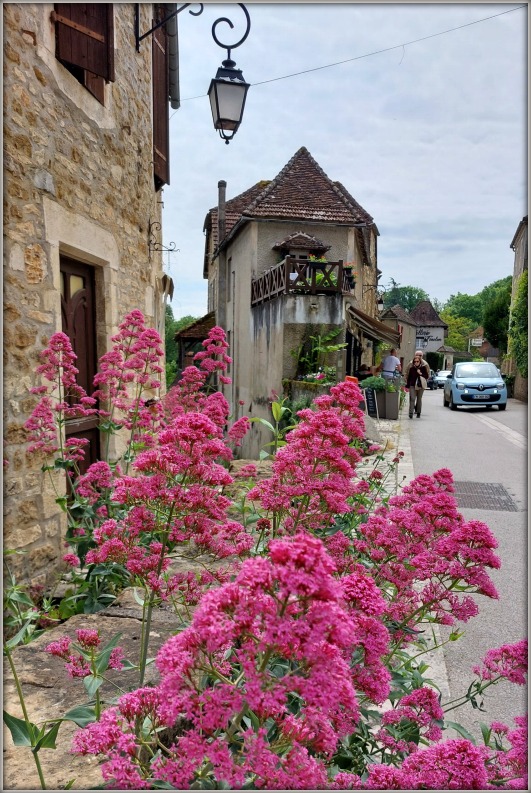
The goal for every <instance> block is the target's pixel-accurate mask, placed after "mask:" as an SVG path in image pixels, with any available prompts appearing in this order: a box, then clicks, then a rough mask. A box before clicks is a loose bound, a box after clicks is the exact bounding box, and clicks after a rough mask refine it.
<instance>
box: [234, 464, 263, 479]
mask: <svg viewBox="0 0 531 793" xmlns="http://www.w3.org/2000/svg"><path fill="white" fill-rule="evenodd" d="M257 474H258V468H257V466H256V463H246V465H242V467H241V468H240V469H239V470H238V471H235V472H234V474H233V476H234V478H235V479H254V478H255V477H256V476H257Z"/></svg>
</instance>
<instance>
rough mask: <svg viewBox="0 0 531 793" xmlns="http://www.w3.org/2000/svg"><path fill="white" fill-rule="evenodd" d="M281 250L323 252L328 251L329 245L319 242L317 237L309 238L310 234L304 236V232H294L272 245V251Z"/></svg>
mask: <svg viewBox="0 0 531 793" xmlns="http://www.w3.org/2000/svg"><path fill="white" fill-rule="evenodd" d="M283 248H303V249H304V250H314V251H323V252H324V251H328V250H330V248H331V245H327V244H326V243H325V242H321V240H318V239H317V237H313V236H310V234H306V232H304V231H294V232H293V234H289V235H288V236H287V237H285V238H284V239H283V240H281V241H280V242H277V243H275V245H273V249H274V250H282V249H283Z"/></svg>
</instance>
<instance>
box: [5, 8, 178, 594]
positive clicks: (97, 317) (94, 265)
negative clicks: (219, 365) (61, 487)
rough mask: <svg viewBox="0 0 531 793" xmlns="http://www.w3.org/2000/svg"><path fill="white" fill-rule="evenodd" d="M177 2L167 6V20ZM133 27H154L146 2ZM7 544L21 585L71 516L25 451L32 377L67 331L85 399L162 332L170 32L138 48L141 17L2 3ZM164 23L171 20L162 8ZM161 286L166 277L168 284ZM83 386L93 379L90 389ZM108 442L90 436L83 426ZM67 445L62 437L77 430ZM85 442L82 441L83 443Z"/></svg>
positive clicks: (37, 572)
mask: <svg viewBox="0 0 531 793" xmlns="http://www.w3.org/2000/svg"><path fill="white" fill-rule="evenodd" d="M172 7H175V6H174V4H165V9H166V10H168V9H170V8H172ZM138 8H139V19H138V22H139V27H140V30H141V31H143V30H148V29H150V28H151V27H152V19H153V16H154V15H155V17H156V16H157V15H158V13H159V11H158V10H157V7H155V10H154V11H153V9H152V5H151V4H140V5H139V6H138ZM2 10H3V22H4V28H3V31H4V439H5V440H4V443H5V451H4V457H5V460H6V467H5V469H4V482H5V493H4V546H5V547H6V548H16V549H22V550H23V551H24V552H25V553H24V555H21V556H16V557H12V566H13V567H14V568H15V571H16V572H17V573H18V575H19V577H21V578H31V579H33V580H38V581H44V580H45V579H46V578H47V576H48V574H49V573H50V572H51V571H53V570H54V569H55V568H56V567H57V565H58V561H59V560H60V558H61V555H62V552H63V547H62V535H63V530H64V523H63V521H64V518H63V514H62V512H61V511H60V510H59V508H58V506H57V504H56V501H55V497H56V496H55V494H54V493H53V492H52V491H51V490H50V489H48V487H47V485H46V483H45V482H44V481H43V476H42V474H41V471H40V466H41V464H42V461H41V460H37V459H34V458H33V457H31V456H30V455H28V453H27V442H26V433H25V431H24V429H23V425H24V422H25V421H26V419H27V418H28V416H29V414H30V412H31V410H32V408H33V407H34V405H35V401H36V398H35V397H34V396H33V395H31V394H30V388H32V387H33V386H35V385H40V382H37V378H36V375H35V374H34V369H35V367H36V365H37V364H38V362H39V359H38V356H39V353H40V352H41V350H42V349H43V348H44V347H45V346H46V344H47V341H48V340H49V338H50V337H51V335H52V334H53V333H55V332H57V331H61V330H64V331H65V332H67V333H68V334H69V336H70V337H71V339H72V341H73V343H74V349H75V351H76V353H77V355H78V361H77V365H78V368H79V369H80V372H81V374H80V377H81V379H82V380H83V379H84V380H85V381H86V383H87V385H88V387H89V391H90V382H91V375H92V373H93V371H94V368H95V366H96V361H97V359H98V358H99V357H100V355H101V354H102V353H104V352H106V351H107V350H108V349H109V345H110V337H111V335H113V334H114V333H116V331H117V328H118V324H119V323H120V321H121V320H122V319H123V317H124V315H125V314H126V313H127V312H129V311H131V310H133V309H140V310H141V311H142V312H143V314H144V315H145V317H146V321H147V324H148V325H150V326H154V327H157V328H158V329H163V326H164V310H163V301H162V293H163V290H164V283H165V282H164V277H163V272H162V261H161V254H160V253H157V252H156V251H155V250H154V245H153V242H154V241H157V240H159V239H160V229H161V225H160V224H161V201H162V198H161V192H160V191H161V188H162V187H163V185H164V184H166V183H168V182H169V158H168V117H169V112H168V111H169V106H168V100H169V99H170V98H171V97H173V99H172V105H173V106H178V105H177V104H176V90H177V86H176V85H175V81H174V79H173V78H172V74H174V73H175V70H172V69H171V64H172V58H175V57H176V55H175V48H176V41H174V40H173V38H175V39H176V36H175V33H176V27H175V25H174V26H173V27H172V25H171V24H168V26H167V30H166V29H165V28H160V29H159V30H158V31H157V32H156V33H155V34H154V35H152V36H150V37H148V38H146V39H145V40H144V41H142V42H141V44H140V46H139V48H138V51H137V47H136V39H135V4H132V3H129V4H128V3H124V4H106V3H93V4H87V3H76V4H55V5H54V4H51V3H30V4H24V3H4V4H3V6H2ZM161 13H162V11H161ZM166 280H167V279H166ZM83 385H85V382H83ZM79 429H81V430H82V434H84V435H85V437H88V438H89V439H90V441H91V446H92V449H93V450H94V453H97V446H98V442H99V438H98V435H99V433H98V430H97V427H95V426H89V425H87V426H86V427H82V428H78V430H79ZM67 432H68V430H67ZM79 434H80V432H79V431H78V432H77V433H76V435H79Z"/></svg>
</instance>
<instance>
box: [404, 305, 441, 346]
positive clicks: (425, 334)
mask: <svg viewBox="0 0 531 793" xmlns="http://www.w3.org/2000/svg"><path fill="white" fill-rule="evenodd" d="M409 316H410V317H411V319H413V320H414V321H415V322H416V323H417V339H416V347H417V349H419V350H422V351H423V353H424V355H426V353H428V352H439V348H440V347H442V346H444V340H445V338H446V337H447V336H448V325H447V324H446V323H445V322H443V321H442V319H441V318H440V316H439V315H438V314H437V312H436V311H435V309H434V307H433V306H432V304H431V303H430V301H429V300H421V301H420V303H417V305H416V306H415V308H414V309H412V310H411V311H410V312H409Z"/></svg>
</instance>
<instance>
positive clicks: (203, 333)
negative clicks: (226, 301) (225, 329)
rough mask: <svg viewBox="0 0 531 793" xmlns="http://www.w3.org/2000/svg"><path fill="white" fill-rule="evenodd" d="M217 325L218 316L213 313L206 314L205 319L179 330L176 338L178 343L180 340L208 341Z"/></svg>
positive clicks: (197, 320) (201, 318)
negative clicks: (207, 338)
mask: <svg viewBox="0 0 531 793" xmlns="http://www.w3.org/2000/svg"><path fill="white" fill-rule="evenodd" d="M215 324H216V315H215V313H214V312H213V311H211V312H210V314H205V316H204V317H200V318H199V319H196V321H195V322H192V324H191V325H188V326H187V327H186V328H183V329H182V330H178V331H177V333H176V334H175V337H174V338H175V340H176V341H177V340H179V339H201V340H202V339H206V337H207V336H208V334H209V331H211V330H212V328H213V327H214V326H215Z"/></svg>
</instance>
